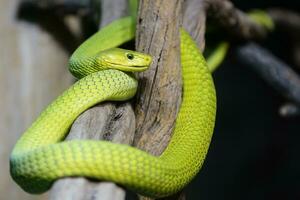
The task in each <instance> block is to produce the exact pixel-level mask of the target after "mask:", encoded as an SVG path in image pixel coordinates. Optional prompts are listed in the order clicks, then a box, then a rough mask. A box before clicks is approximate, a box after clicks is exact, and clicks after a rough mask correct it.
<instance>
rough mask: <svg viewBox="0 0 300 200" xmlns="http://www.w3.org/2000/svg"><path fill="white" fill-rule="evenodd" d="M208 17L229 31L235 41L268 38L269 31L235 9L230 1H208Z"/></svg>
mask: <svg viewBox="0 0 300 200" xmlns="http://www.w3.org/2000/svg"><path fill="white" fill-rule="evenodd" d="M206 2H207V4H208V12H207V13H208V15H209V17H211V18H213V19H214V20H215V21H216V22H217V23H219V24H220V25H221V26H222V28H224V29H225V30H227V32H228V33H230V34H231V35H232V36H234V38H235V39H237V38H239V39H242V40H257V39H262V38H264V37H266V35H267V31H266V29H265V28H263V27H262V26H260V25H258V24H257V23H255V22H254V21H253V20H251V19H250V18H249V17H248V16H247V15H246V14H245V13H244V12H242V11H240V10H239V9H237V8H235V7H234V5H233V4H232V3H231V2H230V1H228V0H206Z"/></svg>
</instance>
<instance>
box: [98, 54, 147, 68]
mask: <svg viewBox="0 0 300 200" xmlns="http://www.w3.org/2000/svg"><path fill="white" fill-rule="evenodd" d="M151 61H152V58H151V56H149V55H148V54H144V53H139V52H136V51H130V50H125V49H120V48H111V49H108V50H105V51H101V52H100V53H98V55H97V62H98V64H99V65H100V66H101V67H102V68H105V69H117V70H121V71H129V72H141V71H145V70H146V69H148V68H149V66H150V64H151Z"/></svg>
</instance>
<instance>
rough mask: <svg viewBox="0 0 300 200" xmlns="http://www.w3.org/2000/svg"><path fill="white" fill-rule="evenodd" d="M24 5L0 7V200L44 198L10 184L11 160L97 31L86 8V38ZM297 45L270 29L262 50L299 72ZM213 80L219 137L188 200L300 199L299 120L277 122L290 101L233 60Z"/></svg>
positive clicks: (270, 3) (76, 27)
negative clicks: (75, 55)
mask: <svg viewBox="0 0 300 200" xmlns="http://www.w3.org/2000/svg"><path fill="white" fill-rule="evenodd" d="M24 2H28V1H17V0H1V4H0V95H1V98H0V166H1V168H0V199H1V200H2V199H3V200H6V199H8V200H11V199H23V200H26V199H47V194H44V195H39V196H33V195H29V194H26V193H25V192H23V191H22V190H21V189H20V188H19V187H18V186H17V185H16V184H15V183H14V182H13V181H12V179H11V178H10V175H9V154H10V152H11V150H12V147H13V145H14V144H15V142H16V141H17V139H18V138H19V137H20V135H21V134H22V133H23V132H24V130H25V129H26V128H27V127H28V126H29V125H30V124H31V123H32V121H33V120H34V118H36V117H37V115H38V114H39V113H40V111H41V110H42V109H43V108H44V107H45V106H46V105H48V104H49V103H50V102H51V101H52V100H53V99H54V98H55V97H57V95H59V94H60V93H61V92H62V91H64V90H65V89H66V88H67V87H68V86H69V85H70V84H72V83H73V81H74V80H73V78H72V76H71V75H70V73H69V72H68V70H67V63H68V58H69V56H70V54H71V52H72V51H73V50H74V49H75V48H76V47H77V46H78V44H79V43H80V42H81V41H82V38H84V37H85V36H86V35H89V34H90V33H91V32H93V31H94V30H95V26H93V23H94V21H93V20H95V18H97V17H98V16H90V15H89V14H87V13H85V10H84V9H83V11H82V12H81V13H79V14H80V15H81V16H83V19H84V20H86V21H85V22H86V23H85V24H86V26H89V28H87V29H84V31H83V30H82V29H81V26H80V22H79V21H78V19H77V18H76V17H74V16H71V15H70V16H65V17H64V18H62V17H61V16H62V13H60V12H64V11H63V10H57V11H55V12H53V10H51V11H49V10H47V9H40V8H39V9H38V8H37V9H32V8H27V7H26V4H24ZM41 2H42V1H41ZM44 2H47V1H44ZM69 2H72V1H71V0H69ZM77 2H78V1H77ZM79 2H80V1H79ZM82 2H83V3H82V4H83V5H86V3H84V1H82ZM232 2H233V3H234V5H235V6H236V7H237V8H240V9H241V10H244V11H247V10H250V9H256V8H260V9H267V8H272V7H277V8H285V9H289V10H292V11H294V12H299V8H300V1H293V0H285V1H282V0H264V1H261V0H251V1H250V0H248V1H242V0H234V1H232ZM70 5H72V4H70ZM39 7H41V8H42V7H43V4H41V5H39ZM73 10H76V7H72V6H70V7H69V10H68V12H70V13H72V12H73ZM85 17H86V19H85ZM299 37H300V35H299ZM298 39H299V40H300V38H298ZM294 44H295V42H294V38H291V37H290V35H289V34H287V33H286V32H285V31H282V30H281V31H277V30H275V31H274V32H273V33H271V35H270V36H269V37H268V39H267V40H266V41H264V42H263V43H262V44H261V45H262V46H264V47H265V48H267V49H269V50H270V51H271V52H272V53H273V54H274V55H276V56H277V57H278V58H280V59H282V60H283V61H284V62H286V63H287V64H289V65H290V66H292V67H293V69H294V70H295V71H296V72H299V70H300V64H299V62H300V61H299V59H300V58H299V55H300V53H298V57H296V59H295V58H292V52H291V49H294V48H295V45H294ZM298 44H300V43H299V42H298ZM298 48H300V47H299V46H298ZM297 59H298V63H297ZM214 79H215V84H216V88H217V96H218V115H217V124H216V131H215V133H214V136H213V140H212V144H211V147H210V150H209V153H208V156H207V160H206V161H205V164H204V166H203V168H202V170H201V173H199V174H198V176H197V177H196V179H195V180H194V181H193V182H192V183H191V184H190V185H189V186H188V187H187V189H186V194H187V199H202V200H203V199H207V200H212V199H291V200H292V199H300V159H299V153H300V145H299V144H300V123H299V122H300V121H299V120H300V117H299V115H293V116H290V117H284V116H282V115H280V114H279V108H280V107H281V106H282V105H283V104H285V103H286V102H287V99H285V98H284V97H282V95H280V94H279V93H278V92H276V91H275V90H274V89H272V87H270V86H269V84H267V83H266V82H265V81H264V80H263V79H261V78H260V77H259V76H258V75H257V73H255V72H254V71H252V70H251V69H249V68H247V67H245V66H243V64H242V63H241V62H239V61H238V60H237V59H236V57H235V55H234V54H233V53H229V54H228V56H227V58H226V60H225V62H224V63H223V64H222V65H221V66H220V67H219V68H218V69H217V71H216V72H215V73H214Z"/></svg>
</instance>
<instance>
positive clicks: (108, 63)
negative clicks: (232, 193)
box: [10, 17, 216, 197]
mask: <svg viewBox="0 0 300 200" xmlns="http://www.w3.org/2000/svg"><path fill="white" fill-rule="evenodd" d="M132 27H133V21H132V18H131V17H127V18H123V19H120V20H117V21H115V22H113V23H111V24H110V25H108V26H106V27H105V28H103V29H102V30H100V31H99V32H98V33H96V34H95V35H94V36H92V37H91V38H90V39H88V40H87V41H86V42H84V43H83V44H82V45H81V46H80V47H79V48H78V49H77V50H76V51H75V52H74V54H73V55H72V57H71V58H70V71H71V72H72V74H74V75H75V76H76V77H78V78H81V79H80V80H79V81H77V82H76V83H75V84H74V85H73V86H71V87H70V88H69V89H68V90H67V91H65V92H64V93H63V94H62V95H61V96H59V97H58V98H57V99H56V100H55V101H54V102H52V103H51V104H50V105H49V106H48V107H47V108H46V109H45V110H44V111H43V112H42V113H41V114H40V116H39V117H38V118H37V119H36V121H35V122H34V123H33V124H32V126H31V127H30V128H29V129H28V130H27V131H26V132H25V133H24V134H23V135H22V137H21V138H20V139H19V141H18V142H17V144H16V145H15V147H14V149H13V152H12V154H11V157H10V171H11V176H12V178H13V179H14V180H15V182H17V183H18V184H19V185H20V186H21V187H22V188H23V189H24V190H25V191H27V192H30V193H41V192H44V191H46V190H48V189H49V187H51V184H52V183H53V182H54V181H55V180H57V179H59V178H62V177H66V176H85V177H91V178H96V179H99V180H109V181H113V182H116V183H118V184H121V185H124V186H126V187H128V188H130V189H132V190H134V191H136V192H138V193H140V194H143V195H147V196H152V197H163V196H168V195H170V194H173V193H175V192H177V191H179V190H180V189H182V188H183V187H184V186H185V185H186V184H187V183H189V181H190V180H191V179H192V178H193V177H194V176H195V175H196V174H197V172H198V171H199V169H200V167H201V165H202V163H203V161H204V158H205V155H206V153H207V150H208V147H209V144H210V140H211V137H212V133H213V128H214V122H215V114H216V96H215V89H214V84H213V80H212V77H211V74H210V72H209V70H208V68H207V66H206V63H205V60H204V58H203V57H202V55H201V53H200V51H199V50H198V48H197V46H196V44H195V43H194V42H193V40H192V39H191V37H190V36H189V35H188V33H186V32H185V31H184V30H183V29H181V31H180V37H181V45H180V50H181V65H182V72H183V85H184V87H183V89H184V90H183V102H182V105H181V108H180V112H179V114H178V117H177V120H176V126H175V130H174V134H173V136H172V139H171V141H170V143H169V144H168V146H167V148H166V149H165V151H164V152H163V154H162V155H160V156H158V157H156V156H152V155H150V154H148V153H146V152H144V151H141V150H139V149H136V148H133V147H131V146H128V145H122V144H114V143H111V142H106V141H92V140H84V141H83V140H72V141H62V140H63V139H64V138H65V137H66V134H67V133H68V130H69V128H70V126H71V124H72V122H73V121H74V120H75V119H76V117H77V116H78V115H79V114H80V113H82V112H83V111H85V110H86V109H88V108H89V107H91V106H93V105H95V104H97V103H100V102H103V101H124V100H127V99H130V98H132V97H133V96H134V95H135V93H136V90H137V84H138V82H137V80H136V79H135V78H134V76H133V74H132V72H139V71H144V70H146V69H147V68H148V66H149V65H150V63H151V57H150V56H149V55H146V54H142V53H138V52H134V51H129V50H123V49H118V48H114V47H115V46H118V45H119V44H121V43H123V42H124V41H127V40H130V39H132V38H133V37H134V30H133V28H132Z"/></svg>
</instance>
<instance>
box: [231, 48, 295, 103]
mask: <svg viewBox="0 0 300 200" xmlns="http://www.w3.org/2000/svg"><path fill="white" fill-rule="evenodd" d="M235 54H236V57H237V59H238V60H239V61H240V62H242V63H243V64H246V65H247V66H249V67H250V68H251V69H253V70H254V71H256V72H257V73H258V74H259V75H260V76H261V77H262V78H263V79H264V80H265V81H266V82H268V83H269V84H270V86H272V87H273V88H274V89H276V90H277V91H278V92H279V93H280V94H281V95H283V96H284V97H286V98H287V99H289V100H290V101H292V102H294V103H296V104H297V105H300V78H299V76H298V75H297V73H296V72H294V71H293V70H292V69H291V68H290V67H289V66H288V65H287V64H285V63H284V62H282V61H281V60H279V59H278V58H276V57H275V56H273V55H272V54H271V53H270V52H269V51H267V50H266V49H263V48H262V47H260V46H259V45H257V44H255V43H248V44H246V45H243V46H239V47H237V48H236V49H235Z"/></svg>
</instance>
